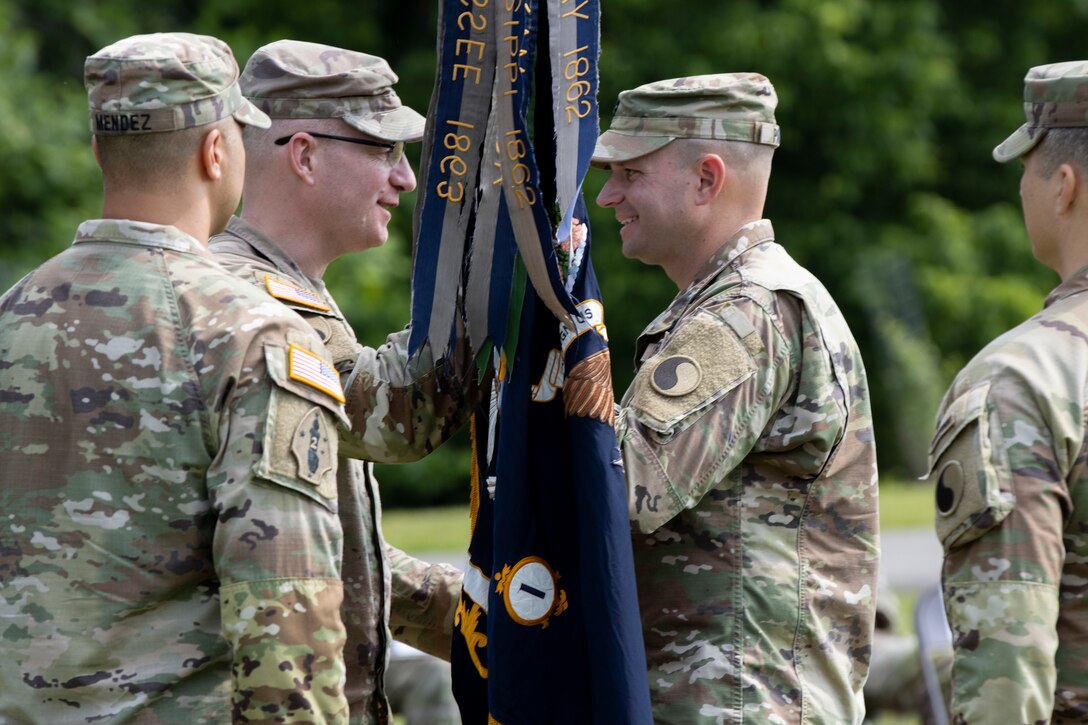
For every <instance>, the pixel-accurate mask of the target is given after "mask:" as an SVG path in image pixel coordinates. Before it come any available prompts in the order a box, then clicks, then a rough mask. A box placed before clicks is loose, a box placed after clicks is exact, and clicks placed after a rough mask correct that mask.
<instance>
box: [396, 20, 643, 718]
mask: <svg viewBox="0 0 1088 725" xmlns="http://www.w3.org/2000/svg"><path fill="white" fill-rule="evenodd" d="M538 45H539V46H540V52H539V53H538V52H537V51H538ZM598 53H599V6H598V0H581V1H579V0H549V1H548V2H547V3H543V2H541V3H539V4H538V3H535V2H534V3H526V2H524V0H442V2H441V3H440V13H439V40H438V54H439V59H440V67H439V69H438V75H437V82H436V86H435V94H434V97H433V98H432V105H431V114H430V116H429V118H428V132H427V138H426V139H425V146H424V164H425V165H424V166H423V167H422V168H421V172H420V176H421V183H420V189H421V201H420V206H419V207H417V217H416V222H417V225H416V226H417V228H416V235H417V241H416V245H417V248H416V257H415V263H414V270H413V313H412V314H413V318H412V325H413V343H412V344H413V346H414V348H417V349H418V347H420V346H422V345H425V344H427V345H431V346H432V348H434V349H435V351H436V358H437V357H439V354H437V353H440V352H441V351H442V350H449V349H450V348H451V347H452V346H453V345H454V344H456V343H457V340H456V337H455V336H456V334H459V333H458V332H457V331H458V330H467V334H468V337H469V340H470V342H471V349H472V350H473V351H474V352H478V353H479V356H478V359H479V360H480V362H481V373H482V375H484V376H485V377H486V378H487V381H488V385H487V386H485V387H487V389H488V390H489V391H490V394H489V395H487V396H486V397H485V399H484V400H483V401H481V404H480V407H479V409H478V410H477V413H476V415H475V416H474V418H473V431H472V432H473V466H472V471H473V472H472V488H471V525H472V540H471V543H470V548H469V565H468V567H467V568H466V573H465V584H464V589H463V592H462V595H461V602H460V605H459V607H458V611H457V616H456V620H455V631H454V646H453V652H452V662H453V666H454V691H455V694H456V696H457V699H458V704H459V706H460V709H461V713H462V718H463V720H464V722H466V723H481V724H482V723H492V722H496V723H501V724H503V725H513V724H515V723H555V722H565V723H588V722H593V723H649V722H651V717H650V706H649V696H648V688H647V684H646V665H645V658H644V650H643V644H642V635H641V630H640V625H639V617H638V603H637V593H636V589H635V583H634V571H633V564H632V557H631V548H630V534H629V531H630V529H629V524H628V521H627V503H626V488H625V484H624V480H623V471H622V467H621V464H620V461H619V452H618V449H617V447H616V439H615V434H614V431H613V428H612V424H613V415H614V414H613V410H614V407H613V399H614V398H613V391H612V383H611V371H610V363H609V357H608V343H607V332H606V328H605V325H604V310H603V307H602V305H601V302H600V295H599V292H598V288H597V282H596V277H595V275H594V273H593V269H592V264H591V263H590V256H589V253H588V252H589V248H590V243H591V238H590V234H589V230H588V223H587V219H586V212H585V206H584V201H583V198H582V193H581V183H582V179H583V178H584V175H585V172H586V170H587V169H588V166H589V159H590V156H591V155H592V150H593V146H594V142H595V140H596V137H597V122H598V117H597V104H596V96H597V70H596V69H597V56H598ZM531 99H532V100H535V103H530V101H531ZM530 109H532V110H533V115H532V118H530V117H529V114H530ZM575 220H577V223H576V222H575ZM553 230H554V231H553ZM557 240H562V242H560V243H557ZM557 248H558V249H559V254H558V256H557ZM560 259H562V262H560ZM458 314H464V318H465V319H464V322H465V324H464V326H463V327H462V326H459V325H458V324H457V315H458Z"/></svg>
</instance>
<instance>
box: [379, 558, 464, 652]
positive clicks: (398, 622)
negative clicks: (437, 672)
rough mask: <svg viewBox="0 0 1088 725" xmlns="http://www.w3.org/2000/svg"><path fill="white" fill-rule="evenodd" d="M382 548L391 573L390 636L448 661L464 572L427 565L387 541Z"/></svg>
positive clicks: (440, 565)
mask: <svg viewBox="0 0 1088 725" xmlns="http://www.w3.org/2000/svg"><path fill="white" fill-rule="evenodd" d="M385 551H386V556H387V557H388V560H389V569H390V572H391V573H392V576H393V587H392V602H391V604H390V608H389V629H390V630H391V631H392V632H393V637H394V638H395V639H397V640H399V641H401V642H404V643H405V644H408V645H411V646H413V647H415V648H416V649H418V650H422V651H423V652H426V653H427V654H430V655H434V656H435V657H438V658H440V659H443V660H446V661H447V662H448V661H449V659H450V649H451V647H452V646H453V616H454V613H455V612H456V610H457V603H458V601H459V599H460V596H461V581H462V578H463V576H464V575H463V574H462V573H461V571H459V570H458V569H456V568H454V567H452V566H449V565H447V564H429V563H427V562H425V561H422V560H420V559H416V558H414V557H412V556H409V555H408V554H406V553H404V552H403V551H401V550H400V549H398V548H396V547H394V546H390V545H389V544H386V545H385Z"/></svg>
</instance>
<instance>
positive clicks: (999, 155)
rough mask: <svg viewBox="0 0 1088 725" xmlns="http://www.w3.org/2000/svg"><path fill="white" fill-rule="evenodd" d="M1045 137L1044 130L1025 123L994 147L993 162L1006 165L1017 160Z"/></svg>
mask: <svg viewBox="0 0 1088 725" xmlns="http://www.w3.org/2000/svg"><path fill="white" fill-rule="evenodd" d="M1045 135H1046V129H1045V128H1041V127H1039V126H1032V125H1031V124H1030V123H1025V124H1024V125H1023V126H1021V127H1020V128H1018V129H1016V130H1015V131H1013V132H1012V134H1011V135H1010V136H1009V137H1008V138H1007V139H1005V140H1004V141H1002V142H1001V143H1000V144H998V145H997V146H996V147H994V161H999V162H1001V163H1006V162H1008V161H1012V160H1013V159H1018V158H1020V157H1021V156H1023V155H1024V154H1026V153H1027V152H1028V151H1031V150H1032V149H1033V148H1035V144H1037V143H1039V141H1040V140H1041V139H1042V138H1043V136H1045Z"/></svg>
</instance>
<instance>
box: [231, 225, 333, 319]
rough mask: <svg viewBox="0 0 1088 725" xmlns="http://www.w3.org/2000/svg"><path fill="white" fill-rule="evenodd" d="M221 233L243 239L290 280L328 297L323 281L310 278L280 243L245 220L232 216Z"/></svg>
mask: <svg viewBox="0 0 1088 725" xmlns="http://www.w3.org/2000/svg"><path fill="white" fill-rule="evenodd" d="M223 233H224V234H233V235H234V236H236V237H239V238H241V239H243V240H244V241H245V242H246V243H247V244H249V246H251V247H253V248H254V249H256V250H257V251H258V252H260V254H261V256H262V257H264V258H265V259H267V260H268V261H269V262H271V263H272V265H273V266H274V267H275V268H276V270H277V271H279V272H280V273H281V274H283V275H284V276H286V277H288V278H290V280H291V281H292V282H295V283H296V284H298V285H300V286H302V287H305V288H307V289H311V290H315V291H316V292H317V293H318V294H320V295H321V296H322V297H325V298H326V299H327V298H328V294H326V291H325V283H324V282H323V281H322V280H319V279H312V278H310V277H309V276H307V274H306V273H305V272H303V271H302V268H300V267H299V266H298V264H296V263H295V260H293V259H291V256H290V255H289V254H287V252H285V251H284V250H283V248H282V247H280V245H278V244H276V242H275V241H274V240H273V239H272V238H271V237H269V236H268V235H267V234H265V233H264V232H262V231H261V230H260V229H258V228H257V227H255V226H253V225H252V224H250V223H249V222H247V221H246V220H244V219H241V218H240V217H236V216H232V217H231V218H230V221H228V222H227V228H226V229H224V230H223Z"/></svg>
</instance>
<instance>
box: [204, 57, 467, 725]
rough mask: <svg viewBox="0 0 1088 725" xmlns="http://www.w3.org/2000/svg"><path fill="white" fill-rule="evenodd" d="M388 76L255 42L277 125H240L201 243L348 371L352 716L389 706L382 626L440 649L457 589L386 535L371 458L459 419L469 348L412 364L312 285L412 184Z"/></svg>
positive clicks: (252, 71) (393, 458) (411, 451)
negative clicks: (235, 178)
mask: <svg viewBox="0 0 1088 725" xmlns="http://www.w3.org/2000/svg"><path fill="white" fill-rule="evenodd" d="M396 80H397V77H396V75H394V74H393V71H392V70H391V69H390V68H389V65H388V64H387V63H386V62H385V61H384V60H383V59H381V58H378V57H376V56H372V55H367V54H365V53H358V52H354V51H350V50H343V49H340V48H333V47H330V46H327V45H318V44H315V43H306V42H300V41H294V40H280V41H277V42H274V43H271V44H269V45H266V46H264V47H263V48H261V49H259V50H258V51H257V52H256V53H255V54H254V55H253V57H252V58H250V59H249V61H248V62H247V63H246V66H245V68H244V69H243V71H242V76H241V80H240V85H241V87H242V92H243V94H245V96H246V97H247V98H248V99H249V100H250V101H252V102H253V103H254V104H256V105H257V106H258V107H259V108H261V109H262V110H263V111H264V112H265V113H267V114H268V115H269V116H270V117H271V118H272V126H271V128H269V129H268V130H258V131H254V132H252V133H249V132H247V134H246V149H247V151H248V154H247V158H248V167H247V174H246V183H245V204H244V210H243V214H242V217H241V218H237V217H235V218H232V219H231V220H230V222H229V223H228V224H227V228H226V231H225V232H224V233H222V234H220V235H218V236H216V237H215V238H214V239H213V240H212V242H211V249H212V252H213V253H214V254H215V255H216V257H217V258H218V259H219V261H220V263H222V264H223V265H224V266H225V267H227V268H228V269H229V270H231V271H232V272H234V273H235V274H237V275H239V276H241V277H242V278H244V279H246V280H248V281H249V282H252V283H253V284H254V285H256V286H257V287H259V288H260V289H261V290H262V291H264V293H265V294H269V295H271V296H272V297H274V298H276V299H277V300H279V302H281V303H282V304H283V305H285V306H287V307H290V308H291V309H293V310H295V311H296V312H297V313H299V314H300V315H302V317H303V318H304V319H306V321H307V322H309V323H310V324H311V325H312V326H313V327H314V329H315V330H316V331H317V332H318V333H319V334H320V335H321V337H322V339H323V340H324V342H325V346H326V348H327V351H328V352H327V355H328V357H329V358H331V359H332V361H333V364H334V366H335V367H336V369H337V370H338V371H339V373H340V375H341V376H342V378H343V382H344V390H345V391H346V392H345V395H346V397H347V403H346V408H347V412H348V415H349V416H350V418H351V420H352V422H353V426H352V430H351V432H350V434H349V435H348V437H346V438H345V439H344V440H343V441H342V442H341V449H340V452H341V454H342V455H346V456H350V458H348V457H343V458H341V460H340V468H339V475H338V486H339V491H340V494H339V498H340V512H341V519H342V522H343V526H344V533H345V556H344V581H345V584H346V599H345V606H344V620H345V624H346V625H347V627H348V643H347V647H346V652H347V664H348V685H347V690H348V699H349V701H350V703H351V711H352V718H353V721H354V720H356V719H357V718H358V719H359V720H360V721H361V722H365V721H371V720H373V721H378V722H384V721H385V719H386V717H387V711H388V703H387V700H386V695H385V691H384V685H383V679H384V672H385V668H386V666H387V663H388V653H389V637H390V631H389V627H391V628H392V631H393V634H394V636H396V637H397V639H399V640H401V641H404V642H406V643H408V644H411V645H413V646H415V647H417V648H419V649H422V650H424V651H425V652H428V653H430V654H432V655H437V656H438V657H442V658H444V659H446V660H448V659H449V656H450V646H451V632H452V625H453V615H454V612H455V610H456V605H457V600H458V595H459V592H460V588H461V573H460V572H459V571H457V570H456V569H454V568H453V567H449V566H447V565H444V564H434V565H429V564H426V563H424V562H421V561H419V560H417V559H414V558H412V557H410V556H408V555H406V554H405V553H403V552H401V551H399V550H397V549H396V548H394V547H391V546H388V545H387V544H385V542H384V541H383V539H382V533H381V503H380V500H379V496H378V485H377V482H376V481H375V480H374V476H373V473H372V469H371V464H370V463H369V462H366V461H380V462H385V463H400V462H406V461H412V460H416V459H418V458H421V457H422V456H424V455H426V454H427V453H429V452H431V451H432V450H434V448H435V447H437V446H438V445H439V444H441V443H442V442H443V441H445V440H446V439H447V438H448V437H449V436H450V435H452V433H453V432H455V431H456V430H457V429H458V428H459V427H460V426H461V425H462V424H463V423H464V422H465V421H466V420H467V417H468V415H469V414H470V413H471V404H472V401H473V400H474V397H473V393H472V392H471V391H468V392H467V393H466V389H465V387H466V386H465V382H464V380H463V378H464V377H465V376H466V373H467V372H468V371H470V370H471V369H472V366H471V365H470V360H469V359H468V358H467V356H466V357H464V359H456V360H440V361H438V362H437V363H436V362H435V361H434V360H433V359H432V358H431V356H430V354H429V352H427V351H424V352H423V353H422V354H420V355H417V356H416V357H414V358H412V359H409V356H408V354H407V343H408V334H409V331H408V330H404V331H401V332H397V333H395V334H392V335H390V336H389V337H388V339H387V341H386V343H385V344H384V345H383V346H382V347H380V348H379V349H377V350H374V349H371V348H364V347H363V346H361V345H360V344H359V342H358V341H357V340H356V337H355V332H354V331H353V330H352V328H351V326H350V325H349V324H348V323H347V321H346V320H345V319H344V316H343V314H342V313H341V312H340V309H339V308H338V306H337V304H336V301H335V300H334V299H333V298H332V296H331V295H330V294H329V293H328V290H327V289H326V288H325V285H324V283H323V282H322V276H323V275H324V272H325V268H326V266H327V265H328V264H329V263H330V262H332V261H333V260H335V259H336V258H337V257H340V256H342V255H344V254H347V253H350V252H357V251H362V250H364V249H368V248H371V247H376V246H379V245H381V244H382V243H383V242H385V240H386V238H387V236H388V230H387V227H386V225H387V224H388V222H389V218H390V213H389V211H390V209H392V208H393V207H395V206H396V205H397V203H398V198H399V195H400V194H401V193H402V192H407V191H411V190H412V189H413V188H414V187H415V176H414V174H413V173H412V169H411V167H410V166H409V164H408V160H407V158H405V156H404V144H405V142H409V141H418V140H419V139H420V138H421V137H422V135H423V128H424V118H423V116H421V115H419V114H418V113H416V111H414V110H413V109H411V108H409V107H407V106H405V105H403V104H401V102H400V100H399V98H398V97H397V95H396V93H395V92H394V91H393V84H394V83H395V82H396ZM358 459H366V461H364V460H358ZM423 662H425V663H427V664H426V666H431V667H437V668H444V669H445V670H447V671H448V665H447V664H446V663H442V662H438V661H436V660H433V659H429V660H423ZM446 681H447V682H448V674H447V675H446ZM447 697H448V698H449V699H452V692H449V691H448V689H447Z"/></svg>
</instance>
